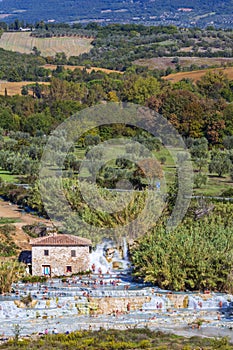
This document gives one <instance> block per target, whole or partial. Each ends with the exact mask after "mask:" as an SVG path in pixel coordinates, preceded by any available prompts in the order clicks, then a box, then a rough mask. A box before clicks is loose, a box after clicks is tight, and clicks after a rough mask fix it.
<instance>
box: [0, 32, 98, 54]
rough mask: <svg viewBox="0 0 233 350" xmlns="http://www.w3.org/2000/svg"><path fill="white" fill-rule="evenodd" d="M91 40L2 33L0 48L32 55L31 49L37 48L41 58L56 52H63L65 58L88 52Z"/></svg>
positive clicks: (74, 37)
mask: <svg viewBox="0 0 233 350" xmlns="http://www.w3.org/2000/svg"><path fill="white" fill-rule="evenodd" d="M92 40H93V39H87V38H79V37H76V36H73V37H72V36H71V37H60V38H57V37H56V38H55V37H53V38H34V37H32V36H30V33H29V32H28V33H25V32H24V33H21V32H20V33H18V32H17V33H3V35H2V36H1V38H0V48H3V49H5V50H9V51H16V52H21V53H32V48H33V47H34V46H36V47H37V49H38V50H39V51H41V55H42V56H55V54H56V53H57V52H64V53H65V54H66V55H67V57H69V56H78V55H80V54H82V53H84V52H89V51H90V49H91V48H92V45H91V42H92Z"/></svg>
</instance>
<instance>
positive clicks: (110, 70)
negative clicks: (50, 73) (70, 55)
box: [43, 64, 123, 74]
mask: <svg viewBox="0 0 233 350" xmlns="http://www.w3.org/2000/svg"><path fill="white" fill-rule="evenodd" d="M43 67H44V68H46V69H51V70H55V69H56V68H57V65H56V64H45V65H44V66H43ZM62 67H63V68H65V69H70V70H72V71H73V70H75V69H76V68H79V69H85V66H68V65H66V64H65V65H63V66H62ZM92 71H95V72H97V71H101V72H104V73H107V74H110V73H119V74H123V72H120V71H118V70H114V69H107V68H99V67H91V68H87V72H88V73H91V72H92Z"/></svg>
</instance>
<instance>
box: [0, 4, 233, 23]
mask: <svg viewBox="0 0 233 350" xmlns="http://www.w3.org/2000/svg"><path fill="white" fill-rule="evenodd" d="M231 7H232V0H226V1H222V0H215V1H210V0H204V1H200V0H196V1H193V2H192V3H190V1H187V0H185V1H182V0H175V1H173V2H171V1H170V0H165V1H157V2H156V3H155V2H153V1H150V0H145V1H143V0H140V1H137V2H131V1H127V2H125V1H123V0H118V1H116V0H115V1H113V2H111V1H104V0H100V1H98V2H96V1H95V2H94V1H88V2H86V1H83V0H66V1H57V0H50V1H45V0H41V1H40V2H38V1H35V0H32V1H26V0H2V1H1V2H0V11H1V13H2V14H1V17H2V18H4V19H5V20H7V21H12V20H14V19H16V18H19V19H20V20H24V21H27V22H30V23H31V22H35V21H39V20H44V21H57V22H59V21H60V22H72V21H83V22H90V21H98V22H101V23H105V22H121V23H129V22H134V23H144V24H175V25H179V26H183V25H185V26H190V25H191V26H202V27H204V26H206V25H216V26H221V27H232V26H233V22H232V16H231V13H232V8H231Z"/></svg>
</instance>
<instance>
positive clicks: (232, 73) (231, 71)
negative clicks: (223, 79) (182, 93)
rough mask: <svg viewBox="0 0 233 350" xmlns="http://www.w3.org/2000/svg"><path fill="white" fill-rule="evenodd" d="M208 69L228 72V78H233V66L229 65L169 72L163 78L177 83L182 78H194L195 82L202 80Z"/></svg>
mask: <svg viewBox="0 0 233 350" xmlns="http://www.w3.org/2000/svg"><path fill="white" fill-rule="evenodd" d="M208 71H212V72H223V73H224V74H226V76H227V77H228V79H230V80H232V79H233V67H228V68H212V69H202V70H197V71H192V72H179V73H173V74H169V75H167V76H164V77H163V79H165V80H169V81H171V82H172V83H177V82H178V81H180V80H182V79H185V78H186V79H192V80H193V81H194V82H196V81H198V80H200V78H201V77H202V76H203V75H205V74H206V73H207V72H208Z"/></svg>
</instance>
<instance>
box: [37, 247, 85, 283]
mask: <svg viewBox="0 0 233 350" xmlns="http://www.w3.org/2000/svg"><path fill="white" fill-rule="evenodd" d="M45 250H48V252H49V253H48V254H49V255H48V256H47V255H45V254H44V251H45ZM71 250H75V252H76V256H75V257H72V256H71ZM43 265H48V266H50V271H51V276H63V275H70V274H71V273H72V274H73V273H79V272H80V271H87V270H88V269H89V247H88V246H79V247H78V246H76V247H70V246H69V247H67V246H33V247H32V275H38V276H41V275H43V274H44V271H43ZM67 266H71V269H72V271H71V272H67Z"/></svg>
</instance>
